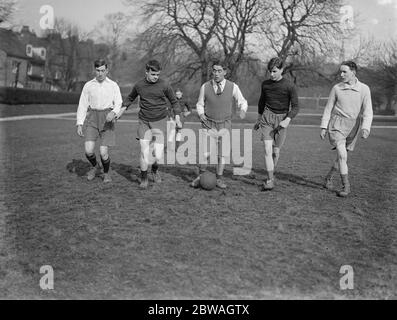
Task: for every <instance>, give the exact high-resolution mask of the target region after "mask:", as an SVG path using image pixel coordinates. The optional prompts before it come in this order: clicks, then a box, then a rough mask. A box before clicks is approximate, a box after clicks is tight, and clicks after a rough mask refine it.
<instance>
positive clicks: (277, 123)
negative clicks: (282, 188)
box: [254, 58, 299, 190]
mask: <svg viewBox="0 0 397 320" xmlns="http://www.w3.org/2000/svg"><path fill="white" fill-rule="evenodd" d="M268 70H269V71H270V79H268V80H265V81H263V82H262V87H261V96H260V99H259V102H258V120H257V122H256V124H255V126H254V129H255V130H258V129H260V132H261V140H262V141H263V142H264V147H265V168H266V173H267V179H266V181H265V183H264V185H263V188H264V190H272V189H273V188H274V169H275V167H276V166H277V162H278V159H279V157H280V149H281V147H282V146H283V144H284V142H285V139H286V137H287V127H288V126H289V124H290V122H291V120H292V119H293V118H294V117H295V116H296V115H297V114H298V112H299V105H298V94H297V91H296V88H295V86H294V85H293V84H292V83H291V82H290V81H288V80H287V79H285V78H283V71H284V66H283V61H282V60H281V59H280V58H273V59H271V60H270V61H269V64H268Z"/></svg>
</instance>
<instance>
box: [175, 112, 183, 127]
mask: <svg viewBox="0 0 397 320" xmlns="http://www.w3.org/2000/svg"><path fill="white" fill-rule="evenodd" d="M175 123H176V127H177V128H182V122H181V117H180V116H179V114H177V115H176V116H175Z"/></svg>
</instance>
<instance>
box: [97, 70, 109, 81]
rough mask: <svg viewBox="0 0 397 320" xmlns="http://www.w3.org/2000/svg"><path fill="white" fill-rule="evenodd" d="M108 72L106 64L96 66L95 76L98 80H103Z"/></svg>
mask: <svg viewBox="0 0 397 320" xmlns="http://www.w3.org/2000/svg"><path fill="white" fill-rule="evenodd" d="M108 72H109V70H108V68H107V67H106V66H100V67H98V68H95V78H96V79H97V81H98V82H102V81H103V80H105V79H106V76H107V75H108Z"/></svg>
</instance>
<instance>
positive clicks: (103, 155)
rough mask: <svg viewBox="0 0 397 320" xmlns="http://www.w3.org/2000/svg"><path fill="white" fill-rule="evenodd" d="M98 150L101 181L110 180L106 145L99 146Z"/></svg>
mask: <svg viewBox="0 0 397 320" xmlns="http://www.w3.org/2000/svg"><path fill="white" fill-rule="evenodd" d="M99 152H100V154H101V162H102V166H103V173H104V174H103V182H111V181H112V178H111V177H110V175H109V168H110V157H109V148H108V146H100V147H99Z"/></svg>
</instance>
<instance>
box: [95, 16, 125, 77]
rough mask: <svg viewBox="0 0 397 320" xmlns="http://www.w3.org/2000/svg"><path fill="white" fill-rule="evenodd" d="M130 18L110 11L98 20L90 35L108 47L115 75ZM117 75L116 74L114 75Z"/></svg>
mask: <svg viewBox="0 0 397 320" xmlns="http://www.w3.org/2000/svg"><path fill="white" fill-rule="evenodd" d="M130 21H131V19H130V18H129V17H128V16H127V15H126V14H124V13H122V12H117V13H110V14H107V15H105V18H104V19H103V20H102V21H100V22H99V23H98V25H97V27H96V28H95V29H94V31H93V32H91V33H90V36H91V37H93V38H94V39H95V40H96V41H97V42H101V43H105V44H107V45H108V46H109V48H110V53H109V60H110V66H111V70H112V74H113V75H117V67H118V62H119V60H120V59H121V58H122V51H121V45H122V43H123V41H124V40H125V36H126V35H127V33H128V25H129V22H130ZM116 77H117V76H116Z"/></svg>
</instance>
